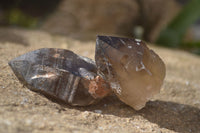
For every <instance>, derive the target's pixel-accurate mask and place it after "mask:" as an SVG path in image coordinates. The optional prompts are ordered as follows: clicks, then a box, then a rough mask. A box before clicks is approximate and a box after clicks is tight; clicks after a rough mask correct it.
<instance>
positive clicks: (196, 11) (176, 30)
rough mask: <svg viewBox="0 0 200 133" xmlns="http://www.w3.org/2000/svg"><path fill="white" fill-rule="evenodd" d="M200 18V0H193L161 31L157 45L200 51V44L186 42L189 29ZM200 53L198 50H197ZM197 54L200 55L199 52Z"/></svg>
mask: <svg viewBox="0 0 200 133" xmlns="http://www.w3.org/2000/svg"><path fill="white" fill-rule="evenodd" d="M198 18H200V0H191V1H190V2H189V3H188V4H187V5H186V6H185V7H184V8H183V9H182V11H181V12H180V13H179V14H178V16H176V17H175V18H174V19H173V20H172V21H171V22H170V23H169V24H168V26H167V27H166V28H165V29H164V30H162V31H161V33H160V36H159V37H158V39H157V41H156V43H157V44H159V45H162V46H168V47H178V48H183V49H188V50H190V49H196V50H197V49H200V42H184V41H183V40H184V37H185V34H186V31H187V30H188V28H189V27H190V26H191V25H192V24H194V23H195V21H197V19H198ZM197 51H198V50H197ZM197 53H200V51H198V52H197Z"/></svg>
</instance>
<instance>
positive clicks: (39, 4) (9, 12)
mask: <svg viewBox="0 0 200 133" xmlns="http://www.w3.org/2000/svg"><path fill="white" fill-rule="evenodd" d="M60 1H61V0H53V1H49V0H1V1H0V11H1V14H0V15H1V16H0V17H1V18H0V20H1V22H0V24H1V25H9V26H20V27H25V28H35V27H37V26H38V25H39V24H40V23H41V21H43V20H44V19H45V17H47V16H48V15H49V14H50V13H52V12H53V11H54V10H55V9H56V8H57V5H58V4H59V3H60Z"/></svg>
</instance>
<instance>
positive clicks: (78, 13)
mask: <svg viewBox="0 0 200 133" xmlns="http://www.w3.org/2000/svg"><path fill="white" fill-rule="evenodd" d="M0 26H1V27H14V28H24V29H39V30H45V31H47V32H50V33H52V34H59V35H64V36H69V37H73V38H76V39H80V40H84V41H85V40H90V39H94V38H95V37H96V34H107V35H118V36H126V37H136V38H140V39H143V40H145V41H147V42H151V43H154V44H156V45H161V46H165V47H170V48H178V49H182V50H186V51H189V52H192V53H196V54H200V0H167V1H166V0H148V1H147V0H124V1H121V0H109V1H108V0H95V1H94V0H85V1H82V0H53V1H49V0H1V2H0Z"/></svg>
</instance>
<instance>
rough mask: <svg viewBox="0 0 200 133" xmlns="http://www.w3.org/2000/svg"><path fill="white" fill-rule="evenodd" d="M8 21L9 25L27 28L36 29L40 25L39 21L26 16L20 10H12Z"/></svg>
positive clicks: (7, 18)
mask: <svg viewBox="0 0 200 133" xmlns="http://www.w3.org/2000/svg"><path fill="white" fill-rule="evenodd" d="M6 21H7V23H8V24H9V25H15V26H21V27H26V28H34V27H36V26H37V24H38V19H37V18H34V17H31V16H30V15H26V14H25V13H24V12H22V11H21V10H19V9H15V8H14V9H11V10H9V11H8V13H7V14H6Z"/></svg>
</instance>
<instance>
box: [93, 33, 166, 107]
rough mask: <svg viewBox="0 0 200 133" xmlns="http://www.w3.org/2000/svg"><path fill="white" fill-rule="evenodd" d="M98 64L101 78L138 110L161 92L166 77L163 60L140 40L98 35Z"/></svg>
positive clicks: (122, 98) (125, 101)
mask: <svg viewBox="0 0 200 133" xmlns="http://www.w3.org/2000/svg"><path fill="white" fill-rule="evenodd" d="M95 61H96V65H97V69H98V75H100V76H101V77H102V78H103V79H104V80H107V81H108V82H109V83H110V86H111V88H112V90H113V91H114V92H115V94H116V95H117V96H118V97H119V98H120V99H121V100H122V101H123V102H124V103H126V104H128V105H130V106H131V107H133V108H134V109H136V110H139V109H141V108H143V107H144V106H145V103H146V102H147V101H148V100H149V99H150V98H151V97H152V96H153V95H154V94H156V93H158V92H159V90H160V88H161V85H162V83H163V80H164V77H165V71H166V70H165V64H164V63H163V61H162V60H161V59H160V58H159V56H158V55H157V54H156V53H155V52H153V51H152V50H150V49H149V48H148V47H147V46H146V44H145V43H144V42H143V41H141V40H139V39H128V38H119V37H111V36H98V37H97V40H96V54H95Z"/></svg>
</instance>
